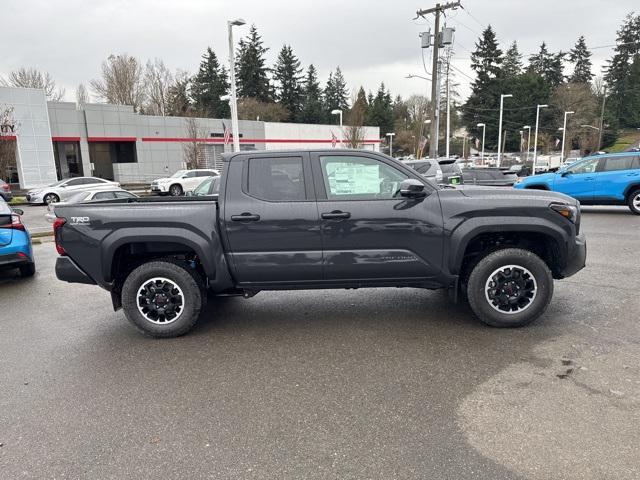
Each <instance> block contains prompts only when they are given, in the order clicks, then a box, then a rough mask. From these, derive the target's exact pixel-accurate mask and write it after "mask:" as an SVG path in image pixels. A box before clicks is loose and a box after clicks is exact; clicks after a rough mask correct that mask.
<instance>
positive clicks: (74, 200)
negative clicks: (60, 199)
mask: <svg viewBox="0 0 640 480" xmlns="http://www.w3.org/2000/svg"><path fill="white" fill-rule="evenodd" d="M89 195H91V192H80V193H76V194H75V195H72V196H70V197H69V198H67V199H66V200H65V203H80V202H82V201H83V200H86V199H87V197H88V196H89Z"/></svg>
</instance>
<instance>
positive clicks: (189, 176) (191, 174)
mask: <svg viewBox="0 0 640 480" xmlns="http://www.w3.org/2000/svg"><path fill="white" fill-rule="evenodd" d="M197 175H198V172H193V171H192V172H187V173H185V174H184V175H183V176H182V178H196V176H197Z"/></svg>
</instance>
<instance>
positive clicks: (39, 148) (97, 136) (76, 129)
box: [0, 87, 380, 188]
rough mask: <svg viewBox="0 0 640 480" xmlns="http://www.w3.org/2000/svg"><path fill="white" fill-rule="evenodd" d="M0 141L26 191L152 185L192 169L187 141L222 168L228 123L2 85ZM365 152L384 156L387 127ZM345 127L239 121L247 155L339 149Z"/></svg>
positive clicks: (206, 163)
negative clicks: (82, 180)
mask: <svg viewBox="0 0 640 480" xmlns="http://www.w3.org/2000/svg"><path fill="white" fill-rule="evenodd" d="M7 109H9V110H10V117H11V122H10V124H6V125H0V127H1V130H0V141H4V142H14V143H15V156H16V162H15V168H14V169H12V174H11V176H10V180H11V181H12V182H13V183H18V184H19V186H20V188H33V187H38V186H44V185H48V184H50V183H53V182H55V181H56V180H59V179H62V178H68V177H73V176H96V177H100V178H106V179H110V180H116V181H118V182H120V183H125V184H126V183H146V182H150V181H152V180H154V179H156V178H159V177H164V176H167V175H168V174H172V173H173V172H175V171H176V170H179V169H181V168H184V167H185V160H184V150H185V149H184V148H183V146H184V145H185V143H192V144H193V143H195V144H197V145H198V147H197V148H198V158H199V160H198V161H199V164H200V165H199V166H201V167H214V168H215V167H218V166H220V161H221V159H220V154H221V153H223V152H231V151H233V142H225V138H224V130H225V127H227V128H229V129H230V128H231V121H230V120H229V119H215V118H198V119H196V122H197V132H198V133H197V135H193V133H192V134H191V135H189V133H188V132H193V131H194V128H193V124H191V125H188V123H189V121H188V120H187V119H185V118H182V117H162V116H153V115H141V114H138V113H136V112H134V111H133V108H132V107H130V106H125V105H109V104H86V105H82V106H78V105H76V104H75V103H72V102H47V100H46V98H45V94H44V91H43V90H40V89H30V88H9V87H0V112H1V111H3V110H7ZM363 129H364V141H363V142H362V148H365V149H369V150H375V151H378V150H379V148H380V129H379V128H378V127H363ZM343 137H344V131H343V129H341V127H340V126H339V125H312V124H301V123H275V122H262V121H258V120H256V121H249V120H240V122H239V140H240V149H241V150H254V149H255V150H275V149H278V150H280V149H294V148H295V149H313V148H340V147H341V139H342V138H343Z"/></svg>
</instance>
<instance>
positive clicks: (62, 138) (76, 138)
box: [51, 137, 80, 142]
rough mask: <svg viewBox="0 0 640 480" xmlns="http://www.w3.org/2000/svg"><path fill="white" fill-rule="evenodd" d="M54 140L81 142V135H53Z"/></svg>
mask: <svg viewBox="0 0 640 480" xmlns="http://www.w3.org/2000/svg"><path fill="white" fill-rule="evenodd" d="M51 141H52V142H79V141H80V137H51Z"/></svg>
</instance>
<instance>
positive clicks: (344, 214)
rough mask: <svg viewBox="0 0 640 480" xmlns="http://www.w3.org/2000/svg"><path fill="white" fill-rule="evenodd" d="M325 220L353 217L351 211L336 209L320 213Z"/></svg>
mask: <svg viewBox="0 0 640 480" xmlns="http://www.w3.org/2000/svg"><path fill="white" fill-rule="evenodd" d="M320 216H321V217H322V218H324V219H325V220H332V219H339V218H351V214H350V213H349V212H341V211H340V210H334V211H333V212H327V213H323V214H322V215H320Z"/></svg>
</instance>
